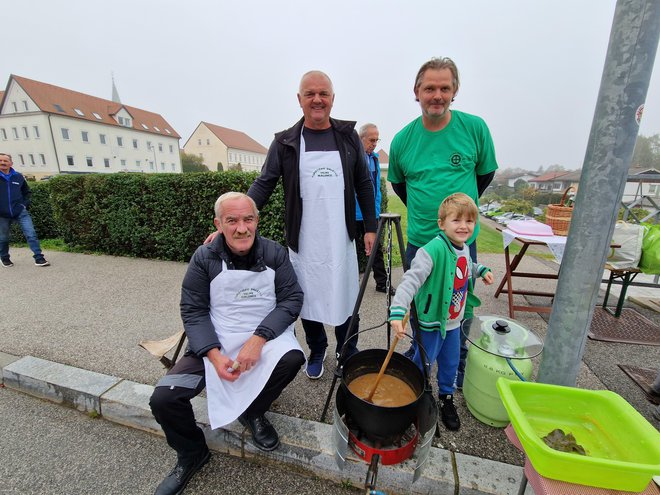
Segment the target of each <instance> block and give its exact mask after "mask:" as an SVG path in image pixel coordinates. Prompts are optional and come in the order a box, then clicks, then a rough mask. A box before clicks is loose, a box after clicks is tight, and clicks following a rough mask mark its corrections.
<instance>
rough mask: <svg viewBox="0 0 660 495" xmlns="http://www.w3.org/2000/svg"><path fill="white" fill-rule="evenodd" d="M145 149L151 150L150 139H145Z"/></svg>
mask: <svg viewBox="0 0 660 495" xmlns="http://www.w3.org/2000/svg"><path fill="white" fill-rule="evenodd" d="M147 149H148V150H151V141H147Z"/></svg>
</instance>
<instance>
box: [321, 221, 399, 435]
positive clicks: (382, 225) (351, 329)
mask: <svg viewBox="0 0 660 495" xmlns="http://www.w3.org/2000/svg"><path fill="white" fill-rule="evenodd" d="M393 225H394V227H396V235H397V241H398V243H399V252H400V253H401V260H402V261H403V266H404V270H406V269H407V268H408V267H407V263H406V259H405V258H406V254H405V253H406V251H405V248H404V246H403V233H402V232H401V215H399V214H398V213H383V214H381V216H380V220H379V221H378V230H377V231H376V241H375V242H374V245H373V247H372V249H371V254H370V255H369V260H368V261H367V266H366V268H365V269H364V274H363V275H362V281H361V283H360V291H359V292H358V296H357V300H356V301H355V306H354V308H353V314H352V315H351V320H350V323H349V325H348V331H347V332H346V338H345V339H344V345H343V346H342V348H341V352H340V353H339V358H338V360H337V367H336V369H335V373H334V376H333V378H332V386H331V387H330V391H329V392H328V397H327V399H326V401H325V406H324V407H323V413H322V414H321V422H323V421H324V420H325V415H326V414H327V412H328V407H329V405H330V400H331V399H332V395H333V393H334V391H335V386H336V385H337V379H338V378H340V377H341V371H342V366H343V364H344V360H345V359H346V356H345V352H346V342H348V340H349V339H352V338H353V337H355V335H356V334H357V328H356V327H357V321H358V312H359V311H360V306H361V305H362V298H363V297H364V291H365V289H366V288H367V283H368V282H369V274H370V273H371V270H372V269H373V266H374V260H375V259H376V248H377V246H378V245H379V244H380V242H381V239H382V237H383V234H384V232H385V230H386V229H387V234H388V236H387V246H386V248H387V267H386V271H387V284H386V286H385V293H386V294H387V308H388V311H389V307H390V303H391V302H392V294H391V293H390V287H391V286H392V226H393ZM388 316H389V315H388ZM391 331H392V329H391V326H390V322H389V321H387V347H389V342H390V334H391Z"/></svg>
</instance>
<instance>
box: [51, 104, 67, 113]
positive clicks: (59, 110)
mask: <svg viewBox="0 0 660 495" xmlns="http://www.w3.org/2000/svg"><path fill="white" fill-rule="evenodd" d="M53 106H54V107H55V110H57V111H58V112H61V113H66V112H65V111H64V109H63V108H62V107H61V106H60V105H59V104H57V103H53Z"/></svg>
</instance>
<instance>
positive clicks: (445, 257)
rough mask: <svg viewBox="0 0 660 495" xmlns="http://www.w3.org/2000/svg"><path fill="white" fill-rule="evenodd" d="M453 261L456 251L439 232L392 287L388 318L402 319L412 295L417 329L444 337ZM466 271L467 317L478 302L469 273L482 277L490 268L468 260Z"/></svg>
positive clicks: (452, 277) (454, 261)
mask: <svg viewBox="0 0 660 495" xmlns="http://www.w3.org/2000/svg"><path fill="white" fill-rule="evenodd" d="M457 260H458V256H457V255H456V250H455V249H454V247H453V246H452V244H451V242H450V241H449V239H448V238H447V237H446V236H445V234H444V232H442V231H441V232H440V233H439V234H438V235H437V236H436V237H435V238H433V240H431V241H430V242H429V243H427V244H426V245H425V246H423V247H421V248H419V250H418V251H417V254H416V255H415V257H414V258H413V261H412V264H411V266H410V269H409V270H408V271H407V272H406V273H404V275H403V279H402V280H401V283H400V284H399V286H398V287H397V289H396V295H395V296H394V299H393V300H392V305H391V306H390V318H389V319H390V321H392V320H402V319H403V317H404V316H405V314H406V312H407V311H408V308H409V306H410V303H411V301H412V300H413V298H414V299H415V305H416V306H417V317H418V319H419V321H418V324H419V328H420V329H421V330H424V331H426V332H438V331H439V332H442V336H443V338H444V336H445V333H446V330H445V326H446V323H447V318H448V316H449V305H450V303H451V296H452V293H453V290H454V277H455V274H456V262H457ZM468 270H469V277H470V278H469V282H468V294H467V300H466V303H465V314H464V318H471V317H472V309H473V308H476V307H478V306H480V305H481V301H480V300H479V298H478V297H477V296H475V295H474V293H473V290H474V287H473V283H472V274H474V273H476V274H477V276H479V277H483V276H484V275H485V274H486V273H488V272H489V271H490V268H488V267H486V266H484V265H482V264H480V263H473V262H472V260H471V259H470V260H469V262H468Z"/></svg>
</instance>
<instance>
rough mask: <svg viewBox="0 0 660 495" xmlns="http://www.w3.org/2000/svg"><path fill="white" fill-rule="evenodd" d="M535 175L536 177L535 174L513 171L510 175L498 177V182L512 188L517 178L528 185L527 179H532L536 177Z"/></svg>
mask: <svg viewBox="0 0 660 495" xmlns="http://www.w3.org/2000/svg"><path fill="white" fill-rule="evenodd" d="M537 177H538V176H537V174H532V173H521V172H515V173H512V174H510V175H505V176H503V177H498V183H499V184H503V185H506V186H508V187H510V188H512V189H513V188H514V187H515V185H516V182H518V181H519V180H522V181H524V182H525V183H526V184H527V185H529V181H530V180H532V179H536V178H537Z"/></svg>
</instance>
